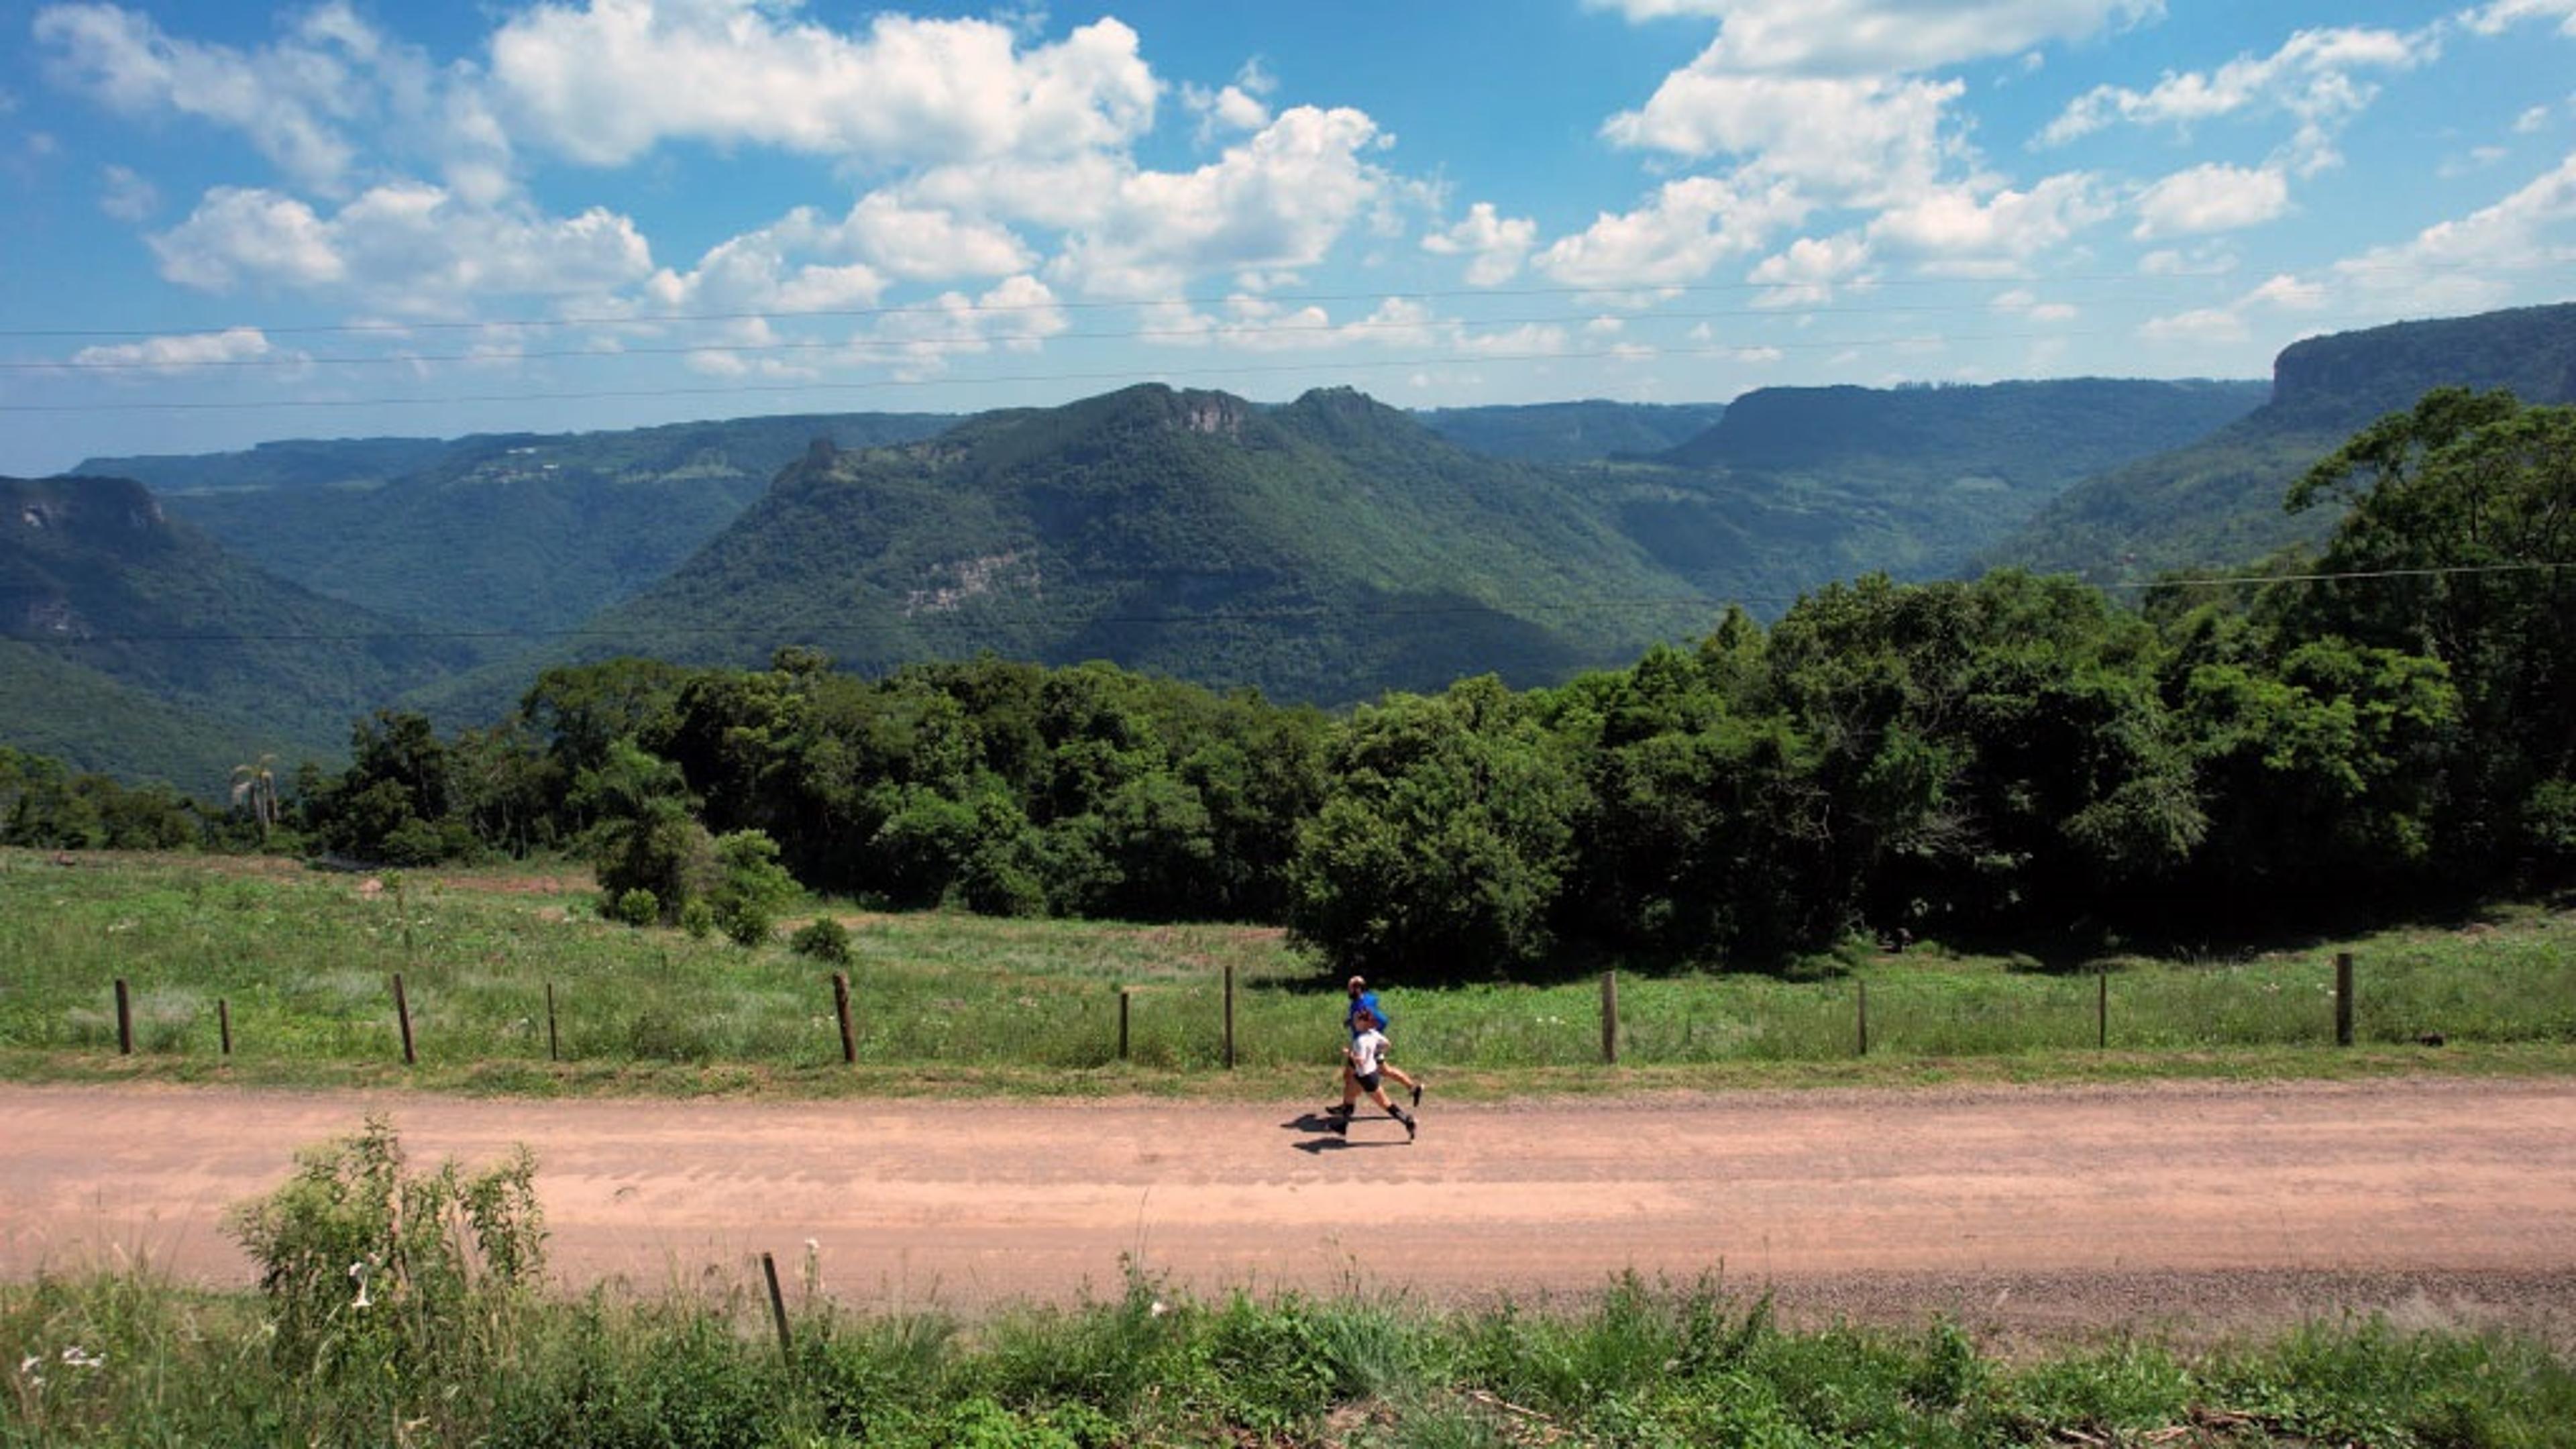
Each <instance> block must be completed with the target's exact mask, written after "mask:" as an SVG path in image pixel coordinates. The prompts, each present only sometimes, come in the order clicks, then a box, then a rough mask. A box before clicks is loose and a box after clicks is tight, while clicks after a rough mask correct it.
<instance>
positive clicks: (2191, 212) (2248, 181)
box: [2135, 162, 2290, 241]
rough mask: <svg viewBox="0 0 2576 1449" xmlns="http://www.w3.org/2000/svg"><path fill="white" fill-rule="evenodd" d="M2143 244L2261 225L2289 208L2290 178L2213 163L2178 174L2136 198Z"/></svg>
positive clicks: (2269, 171) (2267, 170)
mask: <svg viewBox="0 0 2576 1449" xmlns="http://www.w3.org/2000/svg"><path fill="white" fill-rule="evenodd" d="M2137 204H2138V226H2137V231H2136V233H2135V235H2136V236H2137V238H2138V239H2139V240H2140V241H2152V240H2155V239H2158V238H2161V237H2174V236H2199V235H2204V234H2206V233H2209V232H2220V231H2237V230H2241V229H2243V228H2245V227H2249V226H2259V225H2261V224H2262V223H2264V222H2267V221H2270V220H2272V219H2274V218H2275V217H2278V216H2280V215H2282V214H2283V213H2285V212H2287V211H2288V210H2289V209H2290V179H2289V177H2287V176H2285V175H2283V174H2282V173H2281V172H2280V171H2279V170H2277V169H2275V168H2273V167H2269V166H2259V167H2243V166H2229V165H2226V164H2224V163H2222V162H2212V163H2210V164H2208V165H2205V166H2194V167H2192V168H2190V169H2189V170H2187V171H2177V172H2175V173H2174V174H2172V175H2171V176H2167V177H2165V178H2164V179H2162V180H2160V181H2158V182H2156V183H2155V184H2153V185H2151V186H2149V187H2148V188H2147V189H2146V190H2145V191H2144V192H2141V193H2140V194H2139V196H2138V203H2137Z"/></svg>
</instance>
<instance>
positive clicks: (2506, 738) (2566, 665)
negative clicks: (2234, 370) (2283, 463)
mask: <svg viewBox="0 0 2576 1449" xmlns="http://www.w3.org/2000/svg"><path fill="white" fill-rule="evenodd" d="M2329 502H2340V503H2343V504H2345V505H2346V506H2347V507H2348V508H2349V512H2348V513H2347V514H2346V516H2345V518H2344V520H2343V522H2342V524H2341V525H2340V526H2339V527H2338V528H2337V530H2336V532H2335V535H2334V537H2333V539H2332V541H2331V542H2330V543H2329V544H2328V546H2327V549H2326V552H2325V555H2324V557H2323V559H2322V560H2321V561H2320V570H2319V571H2320V572H2322V573H2326V574H2329V575H2347V576H2348V577H2343V578H2333V579H2329V580H2327V581H2325V582H2321V583H2317V584H2314V585H2310V586H2300V585H2283V586H2282V590H2281V592H2280V593H2279V594H2277V595H2276V599H2277V608H2278V611H2279V613H2280V614H2281V616H2282V617H2283V618H2284V620H2285V622H2286V624H2287V626H2288V627H2289V628H2291V629H2292V630H2293V631H2295V632H2296V633H2298V634H2299V635H2301V636H2303V637H2310V638H2314V637H2320V636H2325V635H2343V636H2346V637H2349V638H2351V639H2353V640H2354V641H2355V642H2357V643H2360V644H2363V645H2366V646H2371V647H2376V648H2382V649H2392V650H2400V651H2404V652H2407V653H2414V654H2422V655H2425V656H2427V657H2429V658H2432V659H2435V660H2438V661H2440V662H2441V663H2442V664H2443V665H2444V666H2445V667H2446V668H2447V669H2448V671H2449V677H2450V680H2451V682H2452V684H2453V685H2454V686H2456V688H2457V689H2458V691H2459V709H2460V722H2461V733H2460V738H2459V752H2458V754H2457V755H2456V756H2455V757H2454V758H2453V759H2452V760H2451V761H2450V762H2449V763H2450V776H2451V779H2450V783H2449V785H2448V788H2447V794H2448V797H2449V799H2448V802H2447V804H2446V806H2445V808H2444V809H2443V810H2442V812H2441V836H2442V850H2443V853H2444V854H2445V855H2446V856H2448V857H2450V858H2452V859H2453V860H2454V861H2455V862H2458V863H2460V864H2461V865H2463V866H2465V867H2466V868H2467V875H2468V877H2469V878H2470V879H2477V878H2481V877H2484V876H2488V875H2491V874H2492V873H2493V872H2495V871H2497V870H2500V869H2504V868H2508V867H2510V866H2511V865H2512V864H2514V863H2515V862H2516V861H2517V860H2519V859H2534V858H2537V859H2546V858H2547V857H2548V854H2549V852H2548V850H2547V848H2546V842H2545V840H2544V839H2543V838H2542V837H2543V836H2545V835H2546V833H2547V831H2548V829H2549V828H2550V827H2548V826H2547V825H2546V824H2545V823H2544V822H2546V821H2547V820H2549V819H2550V818H2552V812H2551V810H2550V808H2549V804H2548V802H2549V801H2550V800H2552V799H2554V798H2555V796H2554V795H2553V794H2552V793H2551V792H2552V790H2553V787H2554V786H2556V785H2559V784H2562V783H2564V782H2566V781H2568V780H2570V779H2576V629H2571V628H2569V627H2568V621H2569V620H2571V619H2576V568H2570V567H2569V564H2570V562H2571V560H2576V407H2526V406H2524V405H2522V404H2521V403H2519V402H2517V401H2516V400H2515V399H2514V397H2513V396H2512V395H2511V394H2510V393H2505V392H2489V393H2472V392H2469V391H2467V390H2465V389H2460V388H2441V389H2437V390H2435V391H2433V392H2429V393H2427V394H2425V395H2424V397H2423V398H2422V400H2420V401H2419V402H2417V403H2416V405H2415V406H2414V407H2413V408H2412V409H2410V410H2408V411H2406V412H2402V413H2392V414H2390V415H2388V416H2387V417H2384V418H2381V419H2380V420H2379V421H2378V422H2376V423H2373V424H2372V425H2371V426H2370V427H2368V428H2366V429H2364V430H2363V431H2362V432H2361V433H2359V434H2358V435H2356V436H2355V437H2354V438H2353V439H2352V440H2351V441H2350V442H2348V443H2346V444H2345V445H2344V446H2343V447H2342V448H2341V449H2339V450H2337V451H2336V452H2335V453H2334V454H2333V455H2332V456H2330V457H2328V458H2326V459H2325V460H2324V461H2322V462H2320V463H2319V464H2317V465H2316V467H2315V468H2314V469H2312V470H2311V471H2310V472H2309V473H2308V475H2307V476H2306V477H2305V478H2303V479H2301V480H2300V482H2299V483H2298V485H2297V486H2295V487H2294V488H2292V489H2291V491H2290V494H2289V496H2288V498H2287V500H2286V506H2287V507H2288V508H2289V509H2290V510H2292V511H2294V512H2295V511H2299V510H2302V509H2306V508H2312V507H2316V506H2319V505H2322V504H2325V503H2329ZM2535 832H2538V833H2535Z"/></svg>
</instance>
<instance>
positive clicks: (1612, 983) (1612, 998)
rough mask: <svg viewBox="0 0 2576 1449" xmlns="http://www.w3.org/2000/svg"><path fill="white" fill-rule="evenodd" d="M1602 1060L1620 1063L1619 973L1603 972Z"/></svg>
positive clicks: (1614, 1063) (1610, 1063)
mask: <svg viewBox="0 0 2576 1449" xmlns="http://www.w3.org/2000/svg"><path fill="white" fill-rule="evenodd" d="M1601 1060H1602V1063H1603V1064H1604V1065H1606V1066H1613V1067H1615V1066H1617V1065H1619V973H1618V972H1616V971H1604V972H1602V973H1601Z"/></svg>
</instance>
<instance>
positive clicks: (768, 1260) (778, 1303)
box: [760, 1253, 796, 1365]
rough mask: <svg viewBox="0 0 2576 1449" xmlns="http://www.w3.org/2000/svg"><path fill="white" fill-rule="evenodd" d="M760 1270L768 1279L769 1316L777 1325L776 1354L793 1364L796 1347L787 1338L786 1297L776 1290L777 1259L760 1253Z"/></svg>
mask: <svg viewBox="0 0 2576 1449" xmlns="http://www.w3.org/2000/svg"><path fill="white" fill-rule="evenodd" d="M760 1271H761V1274H762V1276H764V1277H766V1278H767V1279H768V1280H769V1318H770V1321H771V1322H773V1323H775V1324H777V1325H778V1356H779V1357H780V1358H783V1359H785V1360H787V1362H788V1363H789V1364H790V1365H793V1364H794V1363H795V1362H796V1349H795V1345H793V1344H792V1343H790V1342H789V1341H788V1338H787V1298H786V1295H784V1294H782V1293H780V1292H779V1291H778V1260H777V1259H776V1258H774V1257H771V1256H770V1255H769V1254H767V1253H763V1254H761V1255H760Z"/></svg>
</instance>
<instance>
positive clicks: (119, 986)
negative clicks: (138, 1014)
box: [116, 976, 134, 1057]
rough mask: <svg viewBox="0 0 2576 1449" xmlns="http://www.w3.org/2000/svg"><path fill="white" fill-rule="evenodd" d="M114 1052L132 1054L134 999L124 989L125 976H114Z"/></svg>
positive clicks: (124, 1054)
mask: <svg viewBox="0 0 2576 1449" xmlns="http://www.w3.org/2000/svg"><path fill="white" fill-rule="evenodd" d="M116 1054H117V1055H118V1056H121V1057H130V1056H132V1055H134V1000H133V997H132V996H131V995H129V994H128V993H127V991H126V989H125V978H124V977H122V976H119V977H117V978H116Z"/></svg>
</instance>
